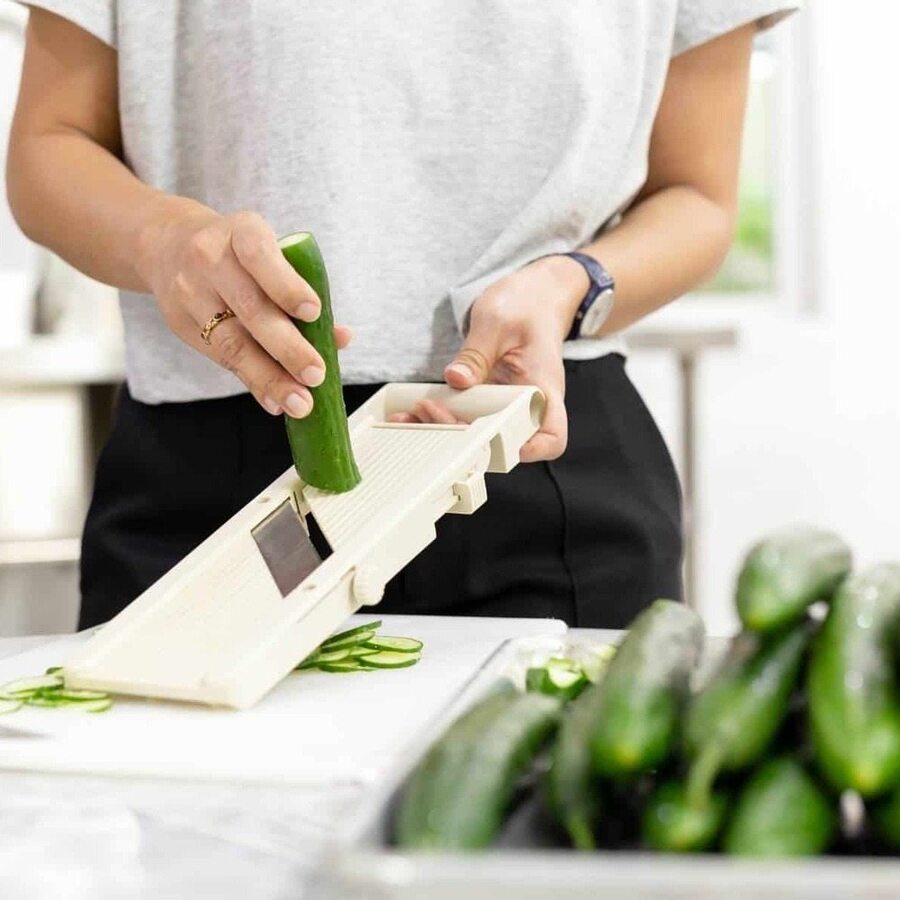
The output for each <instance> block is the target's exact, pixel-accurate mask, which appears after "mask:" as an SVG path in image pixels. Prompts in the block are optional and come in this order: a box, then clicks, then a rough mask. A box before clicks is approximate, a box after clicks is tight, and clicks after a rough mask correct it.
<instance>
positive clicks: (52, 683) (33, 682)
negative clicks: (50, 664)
mask: <svg viewBox="0 0 900 900" xmlns="http://www.w3.org/2000/svg"><path fill="white" fill-rule="evenodd" d="M62 686H63V678H62V675H59V674H58V673H55V674H54V673H52V674H50V675H38V676H36V677H35V678H19V679H17V680H16V681H10V682H7V683H6V684H4V685H3V686H2V687H0V693H2V694H4V695H9V694H13V695H16V694H20V695H30V694H33V693H35V691H40V690H43V689H45V688H61V687H62Z"/></svg>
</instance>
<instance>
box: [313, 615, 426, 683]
mask: <svg viewBox="0 0 900 900" xmlns="http://www.w3.org/2000/svg"><path fill="white" fill-rule="evenodd" d="M379 628H381V621H380V620H379V621H377V622H368V623H366V624H365V625H357V626H356V628H351V629H350V630H349V631H342V632H340V634H335V635H332V636H331V637H330V638H328V640H327V641H324V642H323V643H322V644H320V645H319V646H318V647H317V648H316V650H314V651H313V652H312V653H311V654H310V655H309V656H308V657H307V658H306V659H305V660H303V662H302V663H300V665H299V666H297V670H298V671H304V670H309V669H317V670H318V671H320V672H372V671H374V670H376V669H406V668H409V666H414V665H415V664H416V663H417V662H418V661H419V660H420V659H421V658H422V642H421V641H417V640H416V639H415V638H410V637H390V636H388V635H381V634H378V629H379Z"/></svg>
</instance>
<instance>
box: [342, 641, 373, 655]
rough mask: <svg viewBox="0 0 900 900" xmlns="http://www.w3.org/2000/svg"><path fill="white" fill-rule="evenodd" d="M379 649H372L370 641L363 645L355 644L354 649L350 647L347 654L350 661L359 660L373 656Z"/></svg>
mask: <svg viewBox="0 0 900 900" xmlns="http://www.w3.org/2000/svg"><path fill="white" fill-rule="evenodd" d="M380 649H381V648H380V647H373V646H372V643H371V641H366V643H365V644H357V645H356V646H355V647H351V648H350V649H349V650H348V651H347V654H348V656H349V657H350V659H361V658H362V657H363V656H374V655H375V654H376V653H378V652H379V651H380Z"/></svg>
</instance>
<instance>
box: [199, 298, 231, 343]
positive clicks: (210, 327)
mask: <svg viewBox="0 0 900 900" xmlns="http://www.w3.org/2000/svg"><path fill="white" fill-rule="evenodd" d="M233 318H234V313H233V312H232V311H231V310H230V309H229V308H228V307H227V306H226V307H225V309H223V310H222V311H221V312H217V313H216V314H215V315H214V316H210V317H209V321H208V322H207V323H206V324H205V325H204V326H203V331H201V332H200V337H201V338H202V340H203V343H204V344H206V346H207V347H208V346H209V345H210V340H209V337H210V335H211V334H212V333H213V331H215V329H216V326H217V325H221V324H222V323H223V322H224V321H225V320H226V319H233Z"/></svg>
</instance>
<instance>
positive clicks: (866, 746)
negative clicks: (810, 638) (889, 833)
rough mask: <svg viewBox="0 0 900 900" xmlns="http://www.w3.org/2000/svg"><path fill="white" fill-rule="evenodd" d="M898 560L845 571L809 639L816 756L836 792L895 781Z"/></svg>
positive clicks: (878, 790)
mask: <svg viewBox="0 0 900 900" xmlns="http://www.w3.org/2000/svg"><path fill="white" fill-rule="evenodd" d="M898 622H900V565H898V564H891V563H886V564H881V565H876V566H873V567H871V568H869V569H866V570H865V571H863V572H860V573H858V574H854V575H852V576H850V578H848V579H847V580H846V581H845V582H844V583H843V584H842V585H841V587H840V588H839V589H838V592H837V593H836V595H835V597H834V600H833V601H832V605H831V610H830V612H829V615H828V618H827V619H826V620H825V623H824V625H823V626H822V629H821V631H820V633H819V634H818V635H817V637H816V640H815V641H814V643H813V648H812V653H811V658H810V666H809V673H808V677H807V693H808V697H809V720H810V726H811V729H810V730H811V733H812V739H813V748H814V751H815V755H816V760H817V762H818V764H819V767H820V769H821V770H822V772H823V774H824V775H825V777H826V778H827V779H828V781H829V782H830V783H831V784H832V785H833V787H835V788H836V789H838V790H854V791H857V792H858V793H859V794H860V795H862V796H863V797H866V798H870V797H875V796H878V795H879V794H883V793H885V792H886V791H888V790H890V789H891V788H893V787H895V786H896V785H897V784H898V782H900V696H898V690H897V684H896V681H895V677H894V675H895V673H894V661H893V651H894V641H895V636H896V630H897V625H898Z"/></svg>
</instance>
